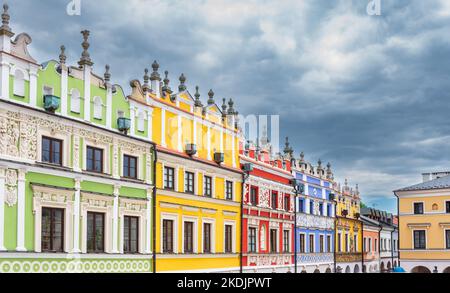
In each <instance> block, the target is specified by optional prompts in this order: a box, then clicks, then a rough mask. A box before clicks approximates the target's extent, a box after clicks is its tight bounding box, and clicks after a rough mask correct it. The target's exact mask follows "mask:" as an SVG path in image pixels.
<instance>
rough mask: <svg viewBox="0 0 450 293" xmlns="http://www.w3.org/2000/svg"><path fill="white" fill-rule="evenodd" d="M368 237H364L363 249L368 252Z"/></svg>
mask: <svg viewBox="0 0 450 293" xmlns="http://www.w3.org/2000/svg"><path fill="white" fill-rule="evenodd" d="M366 244H367V238H366V237H364V240H363V251H364V252H367V245H366Z"/></svg>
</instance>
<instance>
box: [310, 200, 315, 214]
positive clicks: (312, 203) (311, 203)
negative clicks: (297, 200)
mask: <svg viewBox="0 0 450 293" xmlns="http://www.w3.org/2000/svg"><path fill="white" fill-rule="evenodd" d="M309 213H310V214H311V215H314V201H313V200H311V201H310V202H309Z"/></svg>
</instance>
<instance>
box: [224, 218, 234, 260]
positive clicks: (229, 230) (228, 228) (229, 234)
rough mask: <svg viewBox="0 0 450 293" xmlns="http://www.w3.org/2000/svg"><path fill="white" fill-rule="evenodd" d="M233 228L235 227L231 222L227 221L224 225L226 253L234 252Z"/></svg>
mask: <svg viewBox="0 0 450 293" xmlns="http://www.w3.org/2000/svg"><path fill="white" fill-rule="evenodd" d="M233 230H234V227H233V225H231V224H227V223H225V226H224V233H225V237H224V252H225V253H233V251H234V249H233V246H234V245H233Z"/></svg>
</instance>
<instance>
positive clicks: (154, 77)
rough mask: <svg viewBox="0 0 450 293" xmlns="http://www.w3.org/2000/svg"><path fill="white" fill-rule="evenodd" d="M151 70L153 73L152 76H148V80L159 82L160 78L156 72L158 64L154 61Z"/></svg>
mask: <svg viewBox="0 0 450 293" xmlns="http://www.w3.org/2000/svg"><path fill="white" fill-rule="evenodd" d="M152 69H153V72H152V75H151V76H150V80H152V81H153V80H157V81H161V76H160V75H159V72H158V70H159V64H158V62H156V60H155V61H153V64H152Z"/></svg>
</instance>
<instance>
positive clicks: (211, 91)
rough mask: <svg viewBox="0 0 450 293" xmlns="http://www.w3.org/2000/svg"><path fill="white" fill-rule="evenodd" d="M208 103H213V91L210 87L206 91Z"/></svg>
mask: <svg viewBox="0 0 450 293" xmlns="http://www.w3.org/2000/svg"><path fill="white" fill-rule="evenodd" d="M208 97H209V98H208V105H213V104H214V103H215V101H214V92H213V90H212V89H210V90H209V92H208Z"/></svg>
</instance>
